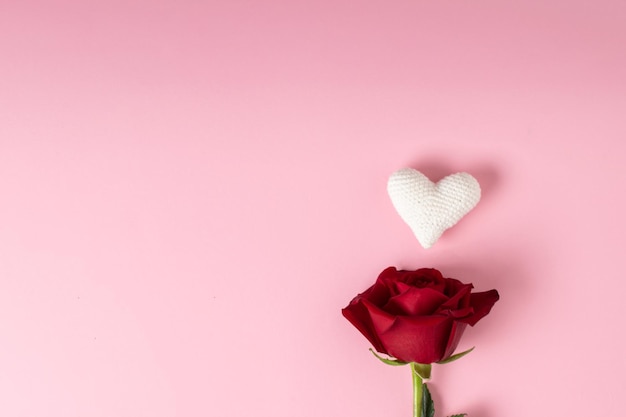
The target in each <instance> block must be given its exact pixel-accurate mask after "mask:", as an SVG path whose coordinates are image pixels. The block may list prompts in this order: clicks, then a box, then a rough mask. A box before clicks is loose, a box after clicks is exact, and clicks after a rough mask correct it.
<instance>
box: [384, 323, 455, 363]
mask: <svg viewBox="0 0 626 417" xmlns="http://www.w3.org/2000/svg"><path fill="white" fill-rule="evenodd" d="M452 323H453V320H452V319H451V318H449V317H444V316H428V317H397V318H396V319H395V320H394V323H393V325H392V326H391V327H389V329H388V330H387V331H386V332H383V333H379V338H380V341H381V342H382V344H383V346H384V347H385V349H386V351H387V353H388V354H389V355H391V356H393V357H395V358H397V359H399V360H401V361H405V362H418V363H424V364H428V363H433V362H437V361H439V360H441V359H443V357H444V355H445V352H446V346H447V344H448V339H449V335H450V330H451V328H452Z"/></svg>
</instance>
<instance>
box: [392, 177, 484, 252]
mask: <svg viewBox="0 0 626 417" xmlns="http://www.w3.org/2000/svg"><path fill="white" fill-rule="evenodd" d="M387 192H388V193H389V197H390V198H391V202H392V203H393V205H394V207H395V208H396V211H397V212H398V214H399V215H400V217H401V218H402V220H404V221H405V222H406V223H407V224H408V225H409V227H410V228H411V230H412V231H413V234H415V237H416V238H417V240H418V241H419V243H420V244H421V245H422V246H423V247H424V248H425V249H428V248H430V247H431V246H432V245H434V244H435V242H436V241H437V240H438V239H439V238H440V237H441V235H442V234H443V232H445V231H446V230H447V229H449V228H451V227H452V226H454V225H455V224H456V223H458V221H459V220H461V219H462V218H463V216H465V215H466V214H467V213H469V212H470V210H472V209H473V208H474V207H475V206H476V204H478V201H479V200H480V185H479V184H478V181H476V178H474V177H472V176H471V175H470V174H468V173H465V172H459V173H456V174H452V175H448V176H447V177H445V178H443V179H442V180H440V181H439V182H437V183H433V182H432V181H431V180H429V179H428V178H427V177H426V176H425V175H424V174H422V173H421V172H419V171H417V170H415V169H412V168H404V169H401V170H399V171H396V172H394V173H393V174H391V176H390V177H389V181H388V182H387Z"/></svg>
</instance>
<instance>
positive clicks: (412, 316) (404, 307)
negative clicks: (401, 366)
mask: <svg viewBox="0 0 626 417" xmlns="http://www.w3.org/2000/svg"><path fill="white" fill-rule="evenodd" d="M472 288H474V286H473V285H472V284H463V283H462V282H461V281H458V280H456V279H453V278H444V277H443V275H441V272H439V271H438V270H436V269H428V268H423V269H418V270H417V271H398V270H397V269H396V268H394V267H389V268H387V269H385V270H384V271H383V272H382V273H381V274H380V276H379V277H378V279H377V280H376V283H375V284H374V285H372V286H371V287H370V288H368V289H367V290H366V291H365V292H364V293H362V294H359V295H357V296H356V297H355V298H354V299H353V300H352V301H351V302H350V304H349V305H348V306H347V307H346V308H344V309H343V310H342V313H343V315H344V317H345V318H346V319H348V320H349V321H350V323H352V324H353V325H354V327H356V328H357V329H358V330H359V331H360V332H361V333H362V334H363V336H365V337H366V338H367V340H369V341H370V343H371V344H372V345H373V346H374V348H375V349H376V350H377V351H378V352H381V353H385V354H387V355H389V356H392V357H394V358H396V359H398V360H400V361H403V362H417V363H423V364H430V363H433V362H440V361H443V360H445V359H447V358H449V357H450V356H451V355H452V354H453V353H454V350H455V349H456V347H457V345H458V344H459V340H460V339H461V336H462V334H463V331H464V330H465V328H466V327H467V325H468V324H469V325H470V326H473V325H475V324H476V323H477V322H478V320H480V319H482V318H483V317H485V316H486V315H487V314H489V311H490V310H491V307H493V305H494V304H495V302H496V301H498V299H499V298H500V296H499V295H498V292H497V291H496V290H490V291H485V292H477V293H472V292H471V291H472Z"/></svg>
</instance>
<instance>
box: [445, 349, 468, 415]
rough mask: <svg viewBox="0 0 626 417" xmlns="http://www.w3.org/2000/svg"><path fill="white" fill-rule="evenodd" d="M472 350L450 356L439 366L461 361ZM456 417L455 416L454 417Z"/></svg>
mask: <svg viewBox="0 0 626 417" xmlns="http://www.w3.org/2000/svg"><path fill="white" fill-rule="evenodd" d="M472 350H474V348H471V349H467V350H466V351H465V352H461V353H457V354H456V355H452V356H450V357H449V358H448V359H444V360H442V361H439V362H437V363H438V364H439V365H443V364H445V363H450V362H454V361H455V360H457V359H461V358H462V357H463V356H465V355H467V354H468V353H470V352H471V351H472ZM452 417H454V416H452Z"/></svg>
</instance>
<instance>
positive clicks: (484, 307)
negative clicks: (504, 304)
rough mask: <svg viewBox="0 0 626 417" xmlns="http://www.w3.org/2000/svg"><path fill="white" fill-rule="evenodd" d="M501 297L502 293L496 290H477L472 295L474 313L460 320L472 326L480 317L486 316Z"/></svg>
mask: <svg viewBox="0 0 626 417" xmlns="http://www.w3.org/2000/svg"><path fill="white" fill-rule="evenodd" d="M499 299H500V294H498V291H496V290H490V291H485V292H477V293H473V294H471V295H470V305H471V306H472V307H473V308H474V314H473V315H471V316H469V317H466V318H464V319H461V320H460V321H462V322H464V323H467V324H469V325H470V326H473V325H475V324H476V323H478V321H479V320H480V319H482V318H483V317H485V316H486V315H487V314H489V312H490V311H491V308H492V307H493V305H494V304H495V303H496V301H498V300H499Z"/></svg>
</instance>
